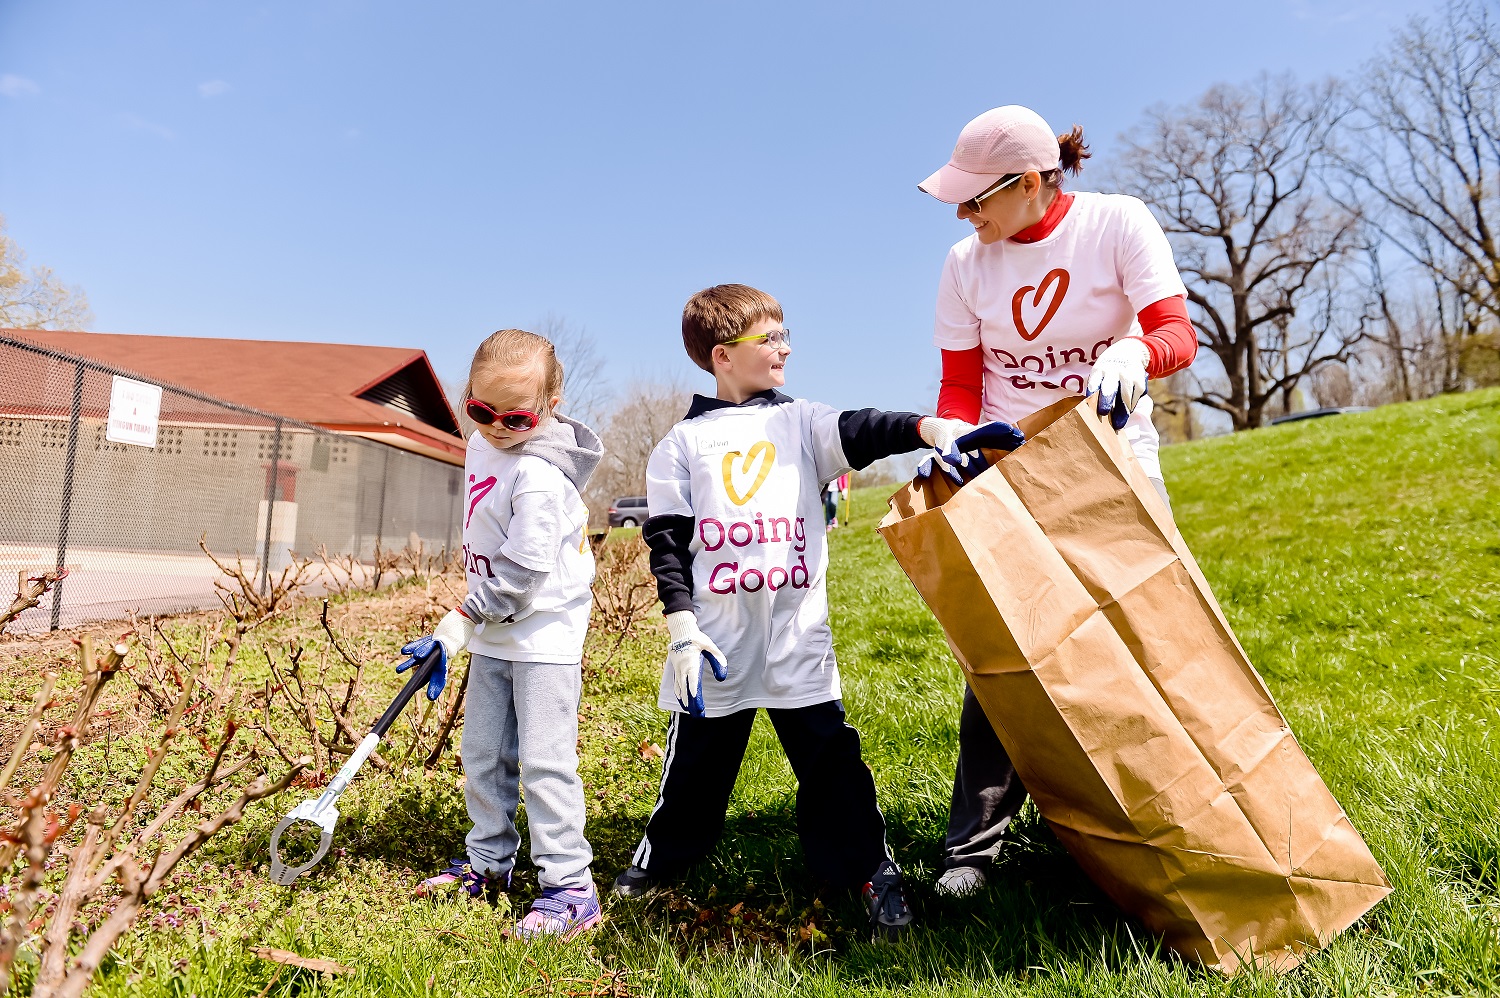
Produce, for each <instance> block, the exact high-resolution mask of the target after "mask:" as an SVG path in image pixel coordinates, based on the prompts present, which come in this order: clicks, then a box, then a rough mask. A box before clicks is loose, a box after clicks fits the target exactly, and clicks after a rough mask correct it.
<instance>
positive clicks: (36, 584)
mask: <svg viewBox="0 0 1500 998" xmlns="http://www.w3.org/2000/svg"><path fill="white" fill-rule="evenodd" d="M67 577H68V570H67V569H66V568H64V569H61V570H55V571H51V572H43V573H42V574H41V575H32V576H28V575H27V574H26V573H25V572H21V573H20V575H19V577H18V578H17V579H16V598H15V599H14V600H13V601H12V602H11V604H10V606H9V607H7V608H6V609H5V610H4V611H3V612H0V633H4V632H5V625H6V624H9V623H10V622H11V621H12V620H15V619H16V618H17V617H19V616H20V615H21V614H23V613H25V612H26V611H27V610H30V609H31V608H32V607H34V606H38V605H40V604H41V602H42V597H43V596H45V595H47V591H48V590H50V589H51V588H52V587H53V586H55V585H57V584H58V583H59V582H61V581H62V580H63V579H66V578H67Z"/></svg>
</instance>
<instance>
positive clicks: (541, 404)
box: [464, 329, 563, 415]
mask: <svg viewBox="0 0 1500 998" xmlns="http://www.w3.org/2000/svg"><path fill="white" fill-rule="evenodd" d="M489 367H499V368H504V369H507V370H514V369H516V368H521V367H530V368H531V369H532V370H533V371H535V372H536V386H537V390H538V391H539V392H540V393H541V395H540V397H539V398H537V400H536V404H537V412H538V413H540V414H542V415H551V412H552V407H551V406H550V405H548V403H549V402H550V401H551V400H552V399H554V398H557V397H559V396H561V395H562V390H563V366H562V361H560V360H558V359H557V351H556V350H554V349H553V347H552V341H551V340H549V339H547V338H546V337H545V336H538V335H537V334H536V333H528V332H527V331H526V330H524V329H501V330H499V331H497V332H493V333H491V334H490V335H489V336H487V337H485V339H484V342H483V343H481V344H479V349H478V350H475V351H474V360H473V362H472V363H470V365H469V380H468V382H467V383H466V384H465V385H464V401H465V402H467V401H468V400H469V397H470V394H471V393H472V392H473V391H474V375H476V374H478V373H479V372H480V371H482V370H484V369H485V368H489Z"/></svg>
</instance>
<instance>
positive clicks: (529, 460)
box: [463, 432, 594, 665]
mask: <svg viewBox="0 0 1500 998" xmlns="http://www.w3.org/2000/svg"><path fill="white" fill-rule="evenodd" d="M464 478H465V480H466V482H467V490H466V493H465V499H466V501H465V503H464V551H463V553H464V571H465V573H466V575H467V577H468V580H469V587H470V588H471V589H472V588H474V587H475V586H476V585H478V584H479V583H481V582H482V581H484V580H485V579H488V578H493V577H494V574H495V572H494V567H493V562H494V560H495V559H496V558H500V557H505V558H509V559H510V560H511V561H513V562H515V563H516V564H518V565H520V566H521V567H523V568H529V569H531V570H532V571H536V572H548V573H549V574H548V576H547V579H546V581H545V582H543V583H542V586H541V588H540V589H538V590H537V592H536V594H535V595H534V596H533V597H532V600H531V602H530V604H529V605H528V606H527V607H526V608H525V609H523V610H522V611H521V612H520V613H518V614H516V619H515V620H514V621H512V622H510V623H503V624H502V623H495V624H486V623H480V624H479V626H478V628H477V629H476V631H475V634H474V637H473V638H472V639H471V640H470V641H469V650H470V651H472V652H477V653H479V654H481V655H488V656H490V657H491V658H499V659H504V660H506V661H508V662H553V663H558V664H563V665H576V664H578V663H579V662H581V661H582V660H583V639H584V635H585V634H586V633H587V632H588V627H589V609H590V607H591V606H592V605H593V590H592V589H591V587H592V585H593V582H594V554H593V552H592V551H591V550H590V549H589V544H588V537H587V534H586V528H587V526H588V519H589V516H588V510H586V509H585V508H584V505H583V500H582V499H581V498H580V497H579V495H578V490H577V489H576V488H574V487H573V483H572V482H570V481H568V478H567V476H566V475H564V474H563V473H562V471H561V470H559V469H558V468H557V467H556V466H555V465H552V464H550V463H549V462H547V461H546V460H544V459H542V458H540V457H535V456H533V455H529V454H518V453H511V452H510V451H506V450H501V449H500V448H498V447H496V446H494V445H493V444H491V443H490V442H489V441H488V440H485V439H484V437H482V436H480V435H479V434H478V433H477V432H476V433H475V434H474V435H473V436H472V437H470V438H469V449H468V453H467V454H466V455H465V457H464ZM527 493H542V494H544V495H547V496H550V497H554V498H555V501H556V503H557V507H556V508H557V509H558V510H559V511H560V516H561V522H562V531H561V537H560V538H559V536H558V534H557V532H555V531H551V530H549V531H546V532H545V533H542V534H538V533H537V532H535V531H528V530H527V529H526V527H527V524H526V521H525V518H524V517H517V516H515V515H514V514H515V510H514V509H513V507H512V503H513V501H514V500H515V498H516V497H517V496H520V495H524V494H527Z"/></svg>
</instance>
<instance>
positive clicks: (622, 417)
mask: <svg viewBox="0 0 1500 998" xmlns="http://www.w3.org/2000/svg"><path fill="white" fill-rule="evenodd" d="M689 395H690V392H689V391H688V390H687V389H686V388H685V387H683V386H682V385H681V384H680V383H679V382H677V381H675V380H672V381H634V382H631V383H630V384H629V385H627V386H626V388H625V390H624V391H623V392H622V393H621V394H620V395H619V397H618V399H617V401H616V404H615V406H614V408H613V409H612V410H610V412H609V414H608V415H607V416H606V417H605V418H604V419H602V420H601V421H600V423H599V426H598V429H599V433H600V436H601V437H602V438H603V439H604V460H603V461H601V462H600V464H599V467H598V469H597V470H595V472H594V476H593V478H592V479H590V480H589V486H588V490H587V494H586V495H585V496H584V501H585V502H586V503H587V504H588V507H589V509H590V510H591V511H592V512H593V514H594V517H595V519H596V520H599V519H600V518H602V516H603V514H604V511H605V510H606V509H608V508H609V503H610V502H611V501H612V500H614V499H615V498H616V497H618V496H626V495H644V494H645V492H646V460H647V458H649V457H650V456H651V451H652V450H653V449H654V448H655V447H656V444H657V442H658V441H660V440H661V438H662V437H664V436H666V435H667V431H668V430H670V429H671V428H672V425H673V424H674V423H676V422H677V421H678V420H680V419H682V417H683V415H684V414H685V413H686V412H687V406H688V398H689Z"/></svg>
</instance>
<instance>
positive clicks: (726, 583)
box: [614, 284, 972, 939]
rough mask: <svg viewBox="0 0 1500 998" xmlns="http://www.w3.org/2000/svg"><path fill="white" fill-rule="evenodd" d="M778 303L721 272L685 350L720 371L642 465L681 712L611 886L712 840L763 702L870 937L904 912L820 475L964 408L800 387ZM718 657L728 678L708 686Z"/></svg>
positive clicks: (621, 888)
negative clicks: (827, 587) (848, 714)
mask: <svg viewBox="0 0 1500 998" xmlns="http://www.w3.org/2000/svg"><path fill="white" fill-rule="evenodd" d="M781 323H782V313H781V306H780V305H779V304H778V303H777V301H776V299H774V298H772V297H771V296H770V295H768V294H766V293H765V292H763V291H757V290H756V289H754V288H750V287H746V286H745V285H742V284H722V285H719V286H717V287H712V288H708V289H707V290H704V291H700V292H698V293H697V294H696V295H694V296H693V297H692V298H691V299H689V300H688V303H687V306H686V307H685V308H684V309H683V313H682V341H683V345H684V347H686V349H687V352H688V355H689V356H690V357H692V359H693V361H694V362H695V363H696V364H697V365H698V366H699V367H701V368H703V369H704V370H705V371H708V372H709V373H711V374H712V375H713V376H714V381H715V383H716V385H717V389H718V391H717V393H716V395H715V397H714V398H705V397H704V396H702V395H697V396H694V398H693V403H692V406H691V407H690V408H689V409H688V413H687V416H686V418H684V419H683V420H682V422H680V423H678V424H677V425H676V426H674V427H673V428H672V430H671V432H669V433H668V434H667V436H666V437H665V438H664V439H663V440H662V441H661V443H659V444H657V446H656V449H655V450H654V451H652V453H651V458H650V461H649V462H648V463H647V465H646V496H647V504H648V505H649V507H650V510H651V513H652V515H651V517H650V519H648V520H647V521H646V524H645V527H644V529H643V535H644V537H645V540H646V543H647V545H649V546H650V549H651V571H652V573H653V574H654V575H655V576H656V583H657V592H658V594H659V595H660V596H661V601H662V604H663V606H664V608H665V612H666V617H667V627H668V630H669V632H670V633H671V645H670V648H669V650H668V654H667V663H666V667H665V669H664V673H663V676H662V682H661V694H660V697H659V700H658V703H659V705H660V706H661V708H662V709H663V710H669V711H672V712H673V714H672V722H671V728H670V731H669V732H668V735H667V752H666V758H665V760H664V762H663V766H662V780H661V789H660V792H659V795H658V797H657V802H656V807H655V809H654V810H653V811H652V812H651V817H650V819H649V820H648V822H647V824H646V832H645V835H644V836H643V837H642V839H641V843H640V846H639V847H638V848H637V849H636V852H635V856H634V858H633V860H632V863H631V866H630V868H629V869H627V870H626V871H625V872H623V873H621V874H620V876H619V877H618V878H617V879H616V880H615V888H614V891H615V894H616V895H617V896H622V897H639V896H641V895H642V894H644V893H646V891H648V890H649V889H650V888H651V887H653V886H654V885H655V884H657V883H660V882H661V881H663V880H666V879H669V878H671V877H673V876H675V875H676V874H678V873H680V872H681V871H682V870H683V869H684V868H686V867H687V866H689V865H690V864H692V863H694V862H696V861H697V860H700V859H702V858H703V857H704V856H706V855H708V853H709V851H710V850H711V849H712V848H713V845H714V843H715V842H716V841H717V840H718V838H719V836H720V835H721V834H722V832H723V830H724V815H725V810H726V809H727V807H728V803H729V794H730V791H731V790H732V789H733V787H734V781H735V776H736V775H737V774H738V772H739V767H740V762H741V760H742V759H743V757H744V752H745V745H746V743H747V742H748V740H749V737H750V726H751V723H752V722H753V721H754V719H755V711H756V709H757V708H761V707H764V708H766V710H767V713H768V714H769V715H770V718H771V723H772V725H773V726H774V727H775V729H776V735H777V737H778V738H779V739H780V741H781V746H782V748H783V749H784V750H785V751H786V754H787V760H788V761H789V762H790V763H791V766H792V769H793V771H794V772H795V773H796V775H797V782H798V787H797V833H798V836H799V838H800V839H801V841H802V850H803V853H804V855H805V857H806V860H807V865H808V867H809V869H810V870H811V872H812V873H813V875H814V876H816V877H819V878H821V879H823V880H825V881H827V882H829V883H832V884H836V885H840V886H845V885H847V886H849V887H856V886H862V887H863V890H864V898H865V903H866V905H867V906H868V908H869V911H870V924H871V930H872V934H873V936H874V937H875V938H877V939H882V938H892V937H895V936H898V935H900V934H901V933H902V932H903V931H904V930H905V929H906V927H907V925H908V924H909V923H910V922H911V912H910V910H909V909H908V907H907V904H906V899H905V897H904V896H903V894H902V890H901V873H900V870H899V869H898V868H897V866H896V864H895V863H894V862H893V861H892V860H891V857H890V852H889V850H888V849H887V847H886V842H885V818H884V816H882V815H881V813H880V809H879V807H878V806H877V805H876V802H875V781H874V778H873V777H872V776H871V775H870V770H869V767H867V766H866V765H865V764H864V762H863V761H862V760H861V758H860V750H859V733H858V732H857V731H855V730H854V728H852V727H850V726H849V725H848V724H847V723H846V722H845V720H844V707H843V703H842V701H841V699H840V697H841V695H842V694H841V692H840V689H839V674H838V667H837V665H836V664H835V662H834V655H833V634H832V631H831V630H830V629H829V626H828V601H827V595H826V593H825V591H824V579H825V575H826V572H827V566H828V554H827V547H826V540H825V537H824V534H823V533H820V532H819V531H818V530H817V529H816V526H817V524H819V523H822V522H823V508H822V507H823V501H822V492H823V486H824V485H826V484H827V483H828V482H830V481H832V480H833V479H835V478H837V477H838V476H839V475H841V474H843V473H844V472H846V471H848V470H850V469H851V468H864V467H866V466H868V465H870V464H871V463H873V462H874V461H876V460H878V459H880V458H882V457H885V456H887V455H890V454H899V453H903V452H906V451H912V450H918V449H920V448H922V447H923V446H935V447H939V448H942V449H946V448H948V447H949V446H950V445H951V444H952V442H953V440H955V439H956V438H957V437H958V436H960V435H962V434H963V433H965V432H967V431H968V430H970V429H972V427H971V426H969V425H968V424H967V423H963V422H960V421H958V420H945V419H938V418H936V417H931V416H926V417H924V416H917V415H914V414H911V413H896V412H879V411H877V410H874V409H861V410H858V411H849V412H839V411H837V410H835V409H832V408H830V407H829V406H826V405H820V404H818V403H815V402H808V401H805V400H802V399H792V398H788V397H787V396H785V395H782V394H781V393H780V392H778V391H776V389H778V388H780V387H781V386H782V385H784V384H785V383H786V375H785V367H786V360H787V357H788V355H789V354H790V353H791V352H792V348H791V344H790V334H789V333H788V332H787V330H786V329H785V328H783V327H782V324H781ZM705 663H707V664H708V665H709V667H710V668H711V669H712V671H713V673H714V677H715V679H717V680H718V682H717V683H712V684H707V685H705V684H703V682H702V670H703V668H704V664H705Z"/></svg>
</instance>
